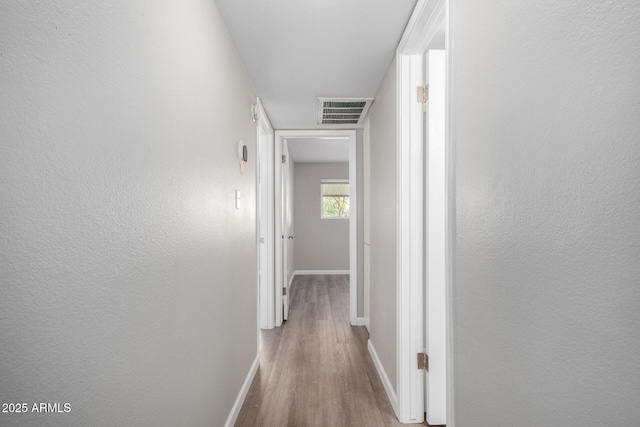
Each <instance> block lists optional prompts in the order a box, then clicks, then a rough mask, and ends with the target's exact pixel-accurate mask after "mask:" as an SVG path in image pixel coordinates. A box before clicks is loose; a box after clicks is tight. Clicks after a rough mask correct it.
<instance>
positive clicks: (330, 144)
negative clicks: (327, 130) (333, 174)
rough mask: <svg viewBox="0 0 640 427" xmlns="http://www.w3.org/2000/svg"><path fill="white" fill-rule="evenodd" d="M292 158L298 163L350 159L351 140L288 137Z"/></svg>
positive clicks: (339, 161)
mask: <svg viewBox="0 0 640 427" xmlns="http://www.w3.org/2000/svg"><path fill="white" fill-rule="evenodd" d="M287 148H288V149H289V156H290V157H291V160H293V161H294V162H296V163H309V162H316V163H327V162H328V163H341V162H348V161H349V140H348V139H346V138H345V139H338V138H331V139H326V138H287Z"/></svg>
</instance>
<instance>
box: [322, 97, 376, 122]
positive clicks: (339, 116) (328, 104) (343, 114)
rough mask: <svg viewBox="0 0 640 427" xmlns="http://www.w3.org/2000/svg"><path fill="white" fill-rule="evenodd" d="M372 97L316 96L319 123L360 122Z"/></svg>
mask: <svg viewBox="0 0 640 427" xmlns="http://www.w3.org/2000/svg"><path fill="white" fill-rule="evenodd" d="M372 102H373V98H362V99H352V98H337V99H335V98H333V99H331V98H318V100H317V111H318V124H319V125H360V124H362V122H363V120H364V118H365V116H366V114H367V111H368V110H369V106H371V103H372Z"/></svg>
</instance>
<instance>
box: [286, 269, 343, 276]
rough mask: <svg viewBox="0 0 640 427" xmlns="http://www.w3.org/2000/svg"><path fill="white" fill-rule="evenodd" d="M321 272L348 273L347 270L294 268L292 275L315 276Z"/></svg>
mask: <svg viewBox="0 0 640 427" xmlns="http://www.w3.org/2000/svg"><path fill="white" fill-rule="evenodd" d="M322 274H326V275H332V274H349V270H296V271H294V272H293V275H294V276H317V275H322Z"/></svg>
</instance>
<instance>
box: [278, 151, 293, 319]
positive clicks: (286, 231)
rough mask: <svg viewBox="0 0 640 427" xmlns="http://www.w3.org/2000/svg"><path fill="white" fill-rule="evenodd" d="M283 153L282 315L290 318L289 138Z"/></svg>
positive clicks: (284, 317)
mask: <svg viewBox="0 0 640 427" xmlns="http://www.w3.org/2000/svg"><path fill="white" fill-rule="evenodd" d="M282 154H283V155H284V157H283V159H284V161H283V162H282V163H281V165H280V166H281V167H282V173H281V174H280V176H281V178H282V179H281V186H282V192H281V193H280V194H282V198H281V203H282V207H281V209H282V210H281V212H282V216H281V220H282V224H281V227H282V228H281V230H282V239H281V245H282V268H281V271H282V287H283V289H282V306H281V309H282V317H283V319H284V320H287V319H288V318H289V240H291V239H292V238H293V236H292V235H291V234H290V232H291V230H290V223H291V219H290V213H289V200H290V194H289V190H290V189H289V162H290V159H289V149H288V147H287V140H286V139H285V140H283V141H282Z"/></svg>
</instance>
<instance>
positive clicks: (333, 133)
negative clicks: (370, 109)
mask: <svg viewBox="0 0 640 427" xmlns="http://www.w3.org/2000/svg"><path fill="white" fill-rule="evenodd" d="M293 138H314V139H323V138H325V139H336V138H338V139H348V141H349V183H350V189H349V192H350V196H349V197H350V199H351V201H350V210H351V212H350V215H349V320H350V322H351V324H352V325H354V326H356V325H358V322H357V315H358V312H357V311H358V238H357V236H358V222H357V218H358V210H357V209H358V194H357V173H356V167H357V158H356V131H355V130H283V131H279V130H277V131H276V132H275V161H276V162H278V163H279V162H280V161H281V160H280V159H281V156H282V140H283V139H293ZM280 175H281V171H280V168H277V167H276V168H275V182H276V183H278V182H279V180H280V179H281V176H280ZM281 197H282V194H281V189H279V186H278V185H276V187H275V200H276V203H275V236H276V237H277V236H281V235H282V230H281V226H280V223H281V216H282V209H281V208H279V206H280V204H279V203H278V202H279V201H280V198H281ZM278 246H280V245H275V267H276V274H275V278H276V281H275V298H276V299H275V300H276V301H279V299H278V295H280V300H281V299H282V287H283V286H284V284H283V283H282V268H281V267H280V265H281V263H282V262H281V260H282V248H278ZM278 305H279V304H276V306H278ZM280 318H282V315H281V316H280ZM281 323H282V321H281V322H280V324H281ZM280 324H278V311H276V326H280Z"/></svg>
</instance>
